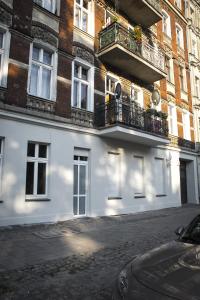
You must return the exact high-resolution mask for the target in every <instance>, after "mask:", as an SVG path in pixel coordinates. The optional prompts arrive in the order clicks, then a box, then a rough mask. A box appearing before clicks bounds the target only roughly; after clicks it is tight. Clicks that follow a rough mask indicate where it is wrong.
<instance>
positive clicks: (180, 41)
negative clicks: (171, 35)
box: [176, 25, 184, 48]
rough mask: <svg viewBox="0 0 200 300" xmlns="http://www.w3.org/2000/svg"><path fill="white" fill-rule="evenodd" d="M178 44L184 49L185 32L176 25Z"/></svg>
mask: <svg viewBox="0 0 200 300" xmlns="http://www.w3.org/2000/svg"><path fill="white" fill-rule="evenodd" d="M176 42H177V45H178V46H179V47H181V48H184V46H183V30H182V28H181V27H180V26H179V25H176Z"/></svg>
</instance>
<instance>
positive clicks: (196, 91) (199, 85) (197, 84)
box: [194, 76, 200, 97]
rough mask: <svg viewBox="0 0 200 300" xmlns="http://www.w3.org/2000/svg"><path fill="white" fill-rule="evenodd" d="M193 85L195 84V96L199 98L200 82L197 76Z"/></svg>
mask: <svg viewBox="0 0 200 300" xmlns="http://www.w3.org/2000/svg"><path fill="white" fill-rule="evenodd" d="M194 84H195V96H196V97H199V96H200V82H199V78H198V77H197V76H195V79H194Z"/></svg>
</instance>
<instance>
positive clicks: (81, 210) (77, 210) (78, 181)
mask: <svg viewBox="0 0 200 300" xmlns="http://www.w3.org/2000/svg"><path fill="white" fill-rule="evenodd" d="M87 181H88V157H87V156H79V155H74V192H73V211H74V215H85V214H86V207H87V185H88V184H87V183H88V182H87Z"/></svg>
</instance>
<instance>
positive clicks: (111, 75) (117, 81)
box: [105, 72, 120, 96]
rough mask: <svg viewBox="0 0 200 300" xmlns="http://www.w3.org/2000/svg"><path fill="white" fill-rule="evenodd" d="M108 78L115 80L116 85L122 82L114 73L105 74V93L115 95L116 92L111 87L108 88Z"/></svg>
mask: <svg viewBox="0 0 200 300" xmlns="http://www.w3.org/2000/svg"><path fill="white" fill-rule="evenodd" d="M108 78H110V79H111V80H112V81H113V82H115V87H116V85H117V83H120V81H119V77H118V76H116V75H114V74H112V73H109V72H108V73H107V74H106V76H105V95H106V96H107V95H110V96H114V95H115V93H113V92H111V89H107V79H108ZM109 86H111V85H110V84H109Z"/></svg>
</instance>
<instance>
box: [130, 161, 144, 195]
mask: <svg viewBox="0 0 200 300" xmlns="http://www.w3.org/2000/svg"><path fill="white" fill-rule="evenodd" d="M133 162H134V165H133V168H134V176H133V178H132V180H133V185H134V194H135V196H144V194H145V193H144V157H140V156H134V161H133Z"/></svg>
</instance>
